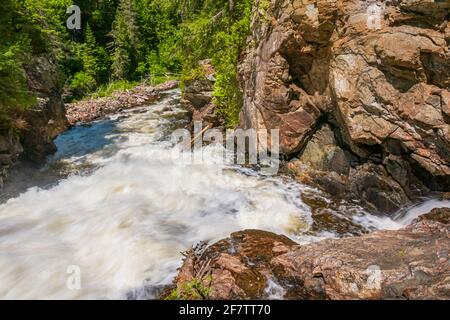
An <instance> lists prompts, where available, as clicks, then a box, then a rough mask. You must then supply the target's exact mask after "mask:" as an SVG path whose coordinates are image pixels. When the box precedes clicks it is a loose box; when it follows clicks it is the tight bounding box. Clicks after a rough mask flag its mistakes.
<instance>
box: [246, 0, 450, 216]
mask: <svg viewBox="0 0 450 320" xmlns="http://www.w3.org/2000/svg"><path fill="white" fill-rule="evenodd" d="M265 2H268V1H262V0H261V1H257V4H256V6H257V10H256V11H257V12H256V13H255V16H254V19H253V22H252V35H251V36H250V39H249V41H248V48H247V50H246V52H245V53H244V54H243V59H242V63H241V64H240V66H239V73H240V78H241V83H242V89H243V93H244V106H243V110H242V113H241V126H242V127H243V128H247V129H248V128H256V129H279V130H280V137H281V151H282V153H283V154H284V156H285V157H286V158H287V159H288V160H292V161H291V163H290V169H292V171H294V172H296V174H297V175H298V176H300V175H305V174H308V175H309V176H310V179H309V180H312V181H313V182H314V183H315V184H317V185H318V186H320V187H321V188H322V189H324V190H326V191H328V192H329V193H331V194H333V195H335V196H342V197H344V198H345V197H347V198H353V199H361V203H362V204H364V205H366V206H367V207H368V208H369V209H372V210H373V211H377V212H383V213H389V212H393V211H396V210H398V209H399V208H401V207H402V206H404V205H405V204H406V203H409V202H411V201H414V199H416V198H417V197H420V196H423V195H425V194H428V193H430V192H431V191H445V190H448V189H449V187H450V152H449V150H450V111H449V110H450V91H449V89H450V49H449V43H450V23H449V8H450V4H449V2H448V1H442V2H438V1H435V2H430V1H425V0H399V1H370V0H368V1H363V0H345V1H341V0H317V1H309V0H273V1H271V2H270V5H263V3H265Z"/></svg>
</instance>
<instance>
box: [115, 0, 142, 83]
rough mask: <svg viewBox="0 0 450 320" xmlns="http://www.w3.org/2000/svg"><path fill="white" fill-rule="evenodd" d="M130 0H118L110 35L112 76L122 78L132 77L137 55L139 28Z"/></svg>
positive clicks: (136, 64) (136, 63)
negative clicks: (111, 39) (111, 40)
mask: <svg viewBox="0 0 450 320" xmlns="http://www.w3.org/2000/svg"><path fill="white" fill-rule="evenodd" d="M136 22H137V21H136V13H135V11H134V7H133V1H132V0H120V4H119V7H118V8H117V13H116V18H115V20H114V23H113V29H112V31H111V36H112V38H113V42H112V43H111V46H112V47H113V54H112V61H113V63H112V72H113V78H114V79H117V80H124V79H130V78H132V76H133V74H134V72H135V70H136V68H137V66H138V55H139V46H140V43H139V30H138V27H137V24H136Z"/></svg>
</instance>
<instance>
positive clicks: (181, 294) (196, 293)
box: [164, 276, 211, 300]
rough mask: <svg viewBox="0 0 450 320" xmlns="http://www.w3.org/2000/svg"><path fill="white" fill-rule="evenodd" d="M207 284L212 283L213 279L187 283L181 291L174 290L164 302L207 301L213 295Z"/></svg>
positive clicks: (195, 280)
mask: <svg viewBox="0 0 450 320" xmlns="http://www.w3.org/2000/svg"><path fill="white" fill-rule="evenodd" d="M205 282H211V277H210V276H209V277H205V278H204V279H202V280H200V279H193V280H192V281H190V282H185V283H184V284H183V285H182V288H181V289H174V290H173V291H172V292H171V293H170V294H169V295H168V296H166V297H165V298H164V300H207V299H208V298H209V296H210V294H211V288H208V287H206V286H205V285H204V283H205Z"/></svg>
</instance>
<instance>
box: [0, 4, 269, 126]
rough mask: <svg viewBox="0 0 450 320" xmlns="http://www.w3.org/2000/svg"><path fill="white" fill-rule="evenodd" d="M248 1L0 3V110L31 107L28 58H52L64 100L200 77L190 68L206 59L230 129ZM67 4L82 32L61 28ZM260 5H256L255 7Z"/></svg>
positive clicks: (234, 116)
mask: <svg viewBox="0 0 450 320" xmlns="http://www.w3.org/2000/svg"><path fill="white" fill-rule="evenodd" d="M254 2H255V1H254V0H234V1H229V0H77V1H75V2H73V1H72V0H39V1H37V0H2V1H0V9H1V10H2V12H3V14H2V16H1V17H0V31H1V34H2V37H1V39H0V86H1V88H2V89H1V90H0V112H3V113H4V114H8V113H10V114H12V113H14V112H15V111H14V110H15V109H16V108H19V109H20V108H26V107H27V106H29V105H31V104H33V103H34V100H33V97H32V95H31V94H30V93H29V92H28V91H27V83H26V77H25V74H24V71H23V65H24V63H26V61H28V60H29V58H30V56H31V55H37V54H52V55H54V56H55V57H56V58H57V62H58V64H59V66H60V69H61V73H62V75H63V78H64V79H65V89H66V90H65V91H66V92H67V93H72V96H71V97H70V96H69V99H73V98H76V99H80V98H82V97H83V96H87V95H92V93H93V92H96V93H95V95H96V96H103V95H106V94H110V93H111V92H112V91H114V89H115V88H116V87H118V88H120V87H127V85H125V84H128V83H134V82H136V81H143V80H144V81H147V82H148V83H150V84H157V83H160V82H163V81H165V80H168V79H173V78H180V77H181V78H182V80H184V79H189V78H192V77H196V76H201V74H199V72H200V71H199V68H198V62H199V61H200V60H203V59H207V58H210V59H212V63H213V65H214V68H215V70H216V78H217V81H216V83H215V88H214V101H215V103H216V104H217V105H218V106H219V112H220V113H222V114H223V115H224V117H225V118H226V122H227V125H228V126H230V127H232V126H234V125H236V123H237V121H238V114H239V111H240V108H241V105H242V97H241V94H240V90H239V85H238V78H237V70H236V69H237V68H236V67H237V64H238V59H239V55H240V54H241V52H242V50H243V48H244V45H245V41H246V37H247V35H248V32H249V26H250V17H251V13H252V5H253V4H254ZM74 3H75V4H77V5H78V6H80V8H81V10H82V31H79V30H68V29H67V28H66V26H65V25H66V19H67V18H68V15H67V13H66V9H67V8H68V7H69V6H70V5H72V4H74ZM267 3H268V0H262V1H260V2H259V4H260V7H261V8H262V9H261V8H260V9H261V10H265V9H264V6H267ZM231 4H233V5H231Z"/></svg>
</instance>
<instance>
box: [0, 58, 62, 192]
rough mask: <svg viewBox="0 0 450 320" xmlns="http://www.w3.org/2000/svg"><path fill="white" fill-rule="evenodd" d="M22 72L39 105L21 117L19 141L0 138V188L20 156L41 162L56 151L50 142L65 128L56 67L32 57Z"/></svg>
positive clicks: (47, 60) (42, 59)
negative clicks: (21, 127) (21, 126)
mask: <svg viewBox="0 0 450 320" xmlns="http://www.w3.org/2000/svg"><path fill="white" fill-rule="evenodd" d="M24 69H25V72H26V75H27V78H28V86H29V89H30V91H32V92H33V93H34V94H35V95H36V96H37V98H38V103H37V104H36V105H35V106H33V107H31V108H29V109H28V110H27V111H25V112H24V114H23V115H22V120H23V121H24V125H23V127H24V129H23V130H22V132H21V134H20V139H19V138H17V137H15V136H12V135H11V134H8V133H4V134H2V135H0V186H1V185H3V180H4V179H5V178H6V177H7V174H8V169H9V167H10V166H11V165H12V164H13V163H14V161H15V160H17V158H18V157H19V156H21V155H22V156H24V157H25V158H27V159H28V160H31V161H33V162H41V161H43V160H44V159H45V157H46V156H47V155H48V154H49V153H52V152H54V151H55V150H56V147H55V145H54V143H53V139H54V138H55V137H56V136H57V135H58V134H60V133H61V132H62V131H64V130H65V129H66V128H67V127H68V122H67V119H66V115H65V108H64V103H63V101H62V98H61V85H60V79H59V73H58V69H57V66H56V64H55V63H54V62H52V61H51V60H50V59H49V58H48V57H47V56H35V57H33V58H32V59H31V61H30V63H29V64H28V65H26V66H25V67H24Z"/></svg>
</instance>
